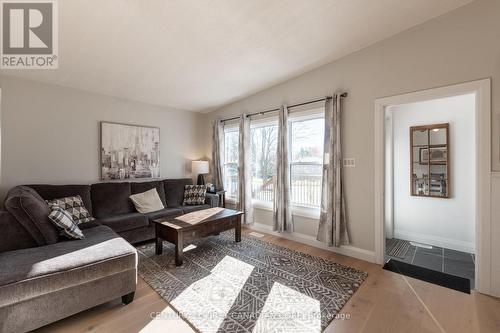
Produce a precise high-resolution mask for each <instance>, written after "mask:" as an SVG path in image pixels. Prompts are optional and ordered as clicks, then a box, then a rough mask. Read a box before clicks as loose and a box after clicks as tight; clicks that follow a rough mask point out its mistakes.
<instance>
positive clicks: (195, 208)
mask: <svg viewBox="0 0 500 333" xmlns="http://www.w3.org/2000/svg"><path fill="white" fill-rule="evenodd" d="M180 208H181V209H182V213H183V214H187V213H191V212H196V211H198V210H202V209H208V208H212V206H210V205H197V206H191V205H190V206H181V207H180Z"/></svg>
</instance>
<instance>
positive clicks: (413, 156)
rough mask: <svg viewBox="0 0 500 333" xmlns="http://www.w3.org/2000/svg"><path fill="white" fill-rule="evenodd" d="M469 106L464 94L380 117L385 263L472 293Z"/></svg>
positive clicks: (471, 133)
mask: <svg viewBox="0 0 500 333" xmlns="http://www.w3.org/2000/svg"><path fill="white" fill-rule="evenodd" d="M475 103H476V101H475V95H474V94H472V93H469V94H463V95H457V96H451V97H445V98H438V99H432V100H423V101H419V102H414V103H408V104H401V105H391V106H389V107H387V108H386V109H385V144H386V146H385V182H386V183H385V189H386V195H385V198H384V200H385V202H384V206H385V221H384V223H385V254H384V260H385V262H387V261H389V260H391V259H392V260H396V261H398V262H404V263H406V264H411V265H414V266H418V267H421V268H425V269H428V270H430V271H432V272H428V273H429V274H431V275H432V274H435V273H433V272H441V273H445V274H449V275H452V276H457V277H461V278H465V279H468V280H469V281H470V287H471V288H472V289H473V288H474V282H475V263H474V261H475V215H476V212H475V211H476V203H475V196H476V195H475V188H476V184H475V182H476V179H475V177H474V175H475V158H474V157H475V156H476V150H475V148H476V146H475V137H476V133H475V130H476V126H475ZM425 271H427V270H425ZM443 276H444V275H443ZM448 278H450V277H448Z"/></svg>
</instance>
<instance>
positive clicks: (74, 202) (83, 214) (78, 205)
mask: <svg viewBox="0 0 500 333" xmlns="http://www.w3.org/2000/svg"><path fill="white" fill-rule="evenodd" d="M47 204H48V205H49V207H50V208H52V209H53V208H54V207H56V206H57V207H60V208H62V209H64V210H65V211H67V212H68V213H69V214H70V215H71V218H72V219H73V221H74V222H75V223H76V224H77V225H78V224H80V223H85V222H90V221H93V220H94V218H93V217H92V215H90V213H89V211H88V210H87V208H85V206H84V204H83V200H82V197H81V196H79V195H76V196H72V197H65V198H60V199H54V200H49V201H47Z"/></svg>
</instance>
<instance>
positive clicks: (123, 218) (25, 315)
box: [0, 179, 218, 332]
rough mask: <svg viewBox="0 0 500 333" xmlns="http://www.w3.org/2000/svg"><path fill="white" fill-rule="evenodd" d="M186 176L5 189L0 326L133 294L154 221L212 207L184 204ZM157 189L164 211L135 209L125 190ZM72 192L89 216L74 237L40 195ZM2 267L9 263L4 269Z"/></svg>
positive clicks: (53, 317)
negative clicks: (139, 246)
mask: <svg viewBox="0 0 500 333" xmlns="http://www.w3.org/2000/svg"><path fill="white" fill-rule="evenodd" d="M190 184H192V180H191V179H169V180H162V181H151V182H137V183H135V182H133V183H130V182H121V183H118V182H117V183H97V184H92V185H28V186H18V187H15V188H13V189H12V190H11V191H9V193H8V195H7V198H6V201H5V207H6V209H7V211H0V267H2V269H1V270H0V331H1V332H26V331H29V330H33V329H36V328H38V327H41V326H44V325H46V324H49V323H51V322H54V321H57V320H59V319H62V318H65V317H67V316H70V315H72V314H75V313H78V312H80V311H83V310H85V309H88V308H91V307H93V306H96V305H99V304H102V303H105V302H108V301H110V300H113V299H116V298H119V297H122V302H123V303H124V304H127V303H130V302H131V301H132V300H133V295H134V292H135V288H136V282H137V252H136V250H135V248H134V247H133V246H132V245H131V243H132V244H133V243H137V242H142V241H146V240H150V239H153V238H154V226H153V223H152V222H151V221H152V220H153V219H156V218H160V217H169V216H172V217H175V216H179V215H182V214H184V213H186V212H190V211H193V210H199V209H205V208H210V207H215V206H217V205H218V200H217V196H214V195H210V194H207V201H206V204H205V205H197V206H184V205H183V204H182V203H183V196H184V187H185V185H190ZM152 188H156V190H157V192H158V195H159V197H160V199H161V201H162V203H163V205H164V207H165V208H164V209H162V210H160V211H156V212H152V213H147V214H141V213H138V212H137V211H136V210H135V208H134V206H133V204H132V202H131V200H130V199H129V197H130V195H132V194H135V193H141V192H144V191H147V190H150V189H152ZM76 195H79V196H80V197H81V198H82V201H83V203H84V206H85V208H86V209H87V210H88V211H89V212H90V213H91V214H92V215H93V216H94V217H95V218H96V220H94V221H92V222H87V223H83V224H80V225H79V227H80V228H81V229H82V232H83V234H84V236H85V238H84V239H81V240H66V239H62V238H60V237H59V233H58V230H57V229H56V228H55V227H54V226H53V225H52V224H51V222H50V221H48V218H47V216H48V213H47V212H48V207H47V204H46V202H45V200H52V199H57V198H62V197H68V196H76ZM7 267H8V269H6V268H7Z"/></svg>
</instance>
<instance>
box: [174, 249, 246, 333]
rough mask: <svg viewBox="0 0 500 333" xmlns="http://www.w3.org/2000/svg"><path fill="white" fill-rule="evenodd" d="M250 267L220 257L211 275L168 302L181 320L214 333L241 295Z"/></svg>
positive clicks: (229, 258)
mask: <svg viewBox="0 0 500 333" xmlns="http://www.w3.org/2000/svg"><path fill="white" fill-rule="evenodd" d="M253 268H254V267H253V266H252V265H249V264H247V263H245V262H243V261H240V260H238V259H235V258H233V257H230V256H226V257H224V258H223V259H222V260H221V261H220V262H219V263H218V264H217V265H216V266H215V267H214V268H213V269H212V271H211V274H210V275H208V276H206V277H204V278H201V279H200V280H198V281H196V282H194V283H193V284H191V285H190V286H189V287H188V288H187V289H186V290H184V291H183V292H182V293H181V294H180V295H179V296H178V297H177V298H175V299H174V300H173V301H172V306H173V307H175V308H176V309H177V310H178V311H179V312H180V313H181V315H182V316H183V317H185V318H186V319H187V320H189V321H190V322H191V323H192V324H193V325H194V326H195V327H197V328H199V329H200V331H202V332H216V331H217V330H218V328H219V327H220V325H221V324H222V322H223V321H224V319H225V318H226V316H227V315H228V313H229V310H230V309H231V307H232V305H233V303H234V301H235V300H236V298H237V297H238V294H239V293H240V292H241V289H242V288H243V286H244V285H245V282H246V281H247V279H248V277H249V276H250V274H251V273H252V270H253Z"/></svg>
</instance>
